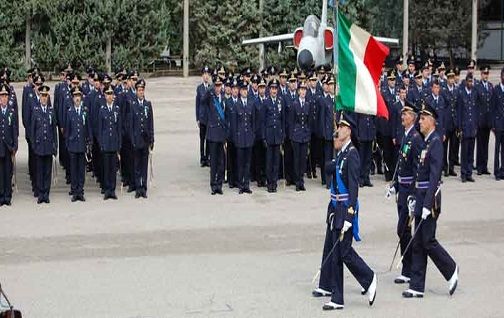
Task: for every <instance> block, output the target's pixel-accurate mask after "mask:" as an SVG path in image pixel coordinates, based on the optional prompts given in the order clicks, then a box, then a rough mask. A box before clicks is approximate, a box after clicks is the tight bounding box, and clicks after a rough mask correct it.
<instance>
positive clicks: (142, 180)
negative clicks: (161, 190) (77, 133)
mask: <svg viewBox="0 0 504 318" xmlns="http://www.w3.org/2000/svg"><path fill="white" fill-rule="evenodd" d="M135 90H136V98H135V99H134V100H131V104H130V110H129V114H130V118H129V121H130V123H129V125H128V127H129V136H130V140H131V144H132V146H133V167H134V175H135V184H134V187H135V191H136V193H135V198H136V199H138V198H140V197H144V198H147V169H148V164H149V163H148V159H149V152H150V151H152V150H154V118H153V111H152V104H151V102H150V101H148V100H146V99H145V81H144V80H143V79H140V80H138V81H137V82H136V84H135ZM107 108H108V105H107ZM116 109H117V108H116ZM118 116H119V115H118ZM114 120H115V115H114ZM109 137H110V136H109ZM121 158H122V157H121ZM110 160H113V159H110V158H109V162H108V164H110ZM111 179H112V178H111ZM110 181H111V180H109V182H110ZM110 194H111V193H110V187H109V197H110Z"/></svg>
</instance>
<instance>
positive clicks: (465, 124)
mask: <svg viewBox="0 0 504 318" xmlns="http://www.w3.org/2000/svg"><path fill="white" fill-rule="evenodd" d="M473 81H474V78H473V75H472V74H471V73H468V74H467V75H466V78H465V81H464V86H463V87H461V88H460V90H459V95H458V97H457V110H458V113H457V117H458V125H457V126H458V127H460V134H461V139H462V141H461V152H460V157H461V166H460V177H461V179H462V182H467V181H469V182H474V178H473V177H472V171H473V162H474V141H475V139H476V134H477V131H478V109H477V107H476V98H477V96H476V95H477V92H476V91H475V90H474V88H473Z"/></svg>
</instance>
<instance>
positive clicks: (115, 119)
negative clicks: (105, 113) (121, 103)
mask: <svg viewBox="0 0 504 318" xmlns="http://www.w3.org/2000/svg"><path fill="white" fill-rule="evenodd" d="M114 121H115V122H116V123H117V112H114Z"/></svg>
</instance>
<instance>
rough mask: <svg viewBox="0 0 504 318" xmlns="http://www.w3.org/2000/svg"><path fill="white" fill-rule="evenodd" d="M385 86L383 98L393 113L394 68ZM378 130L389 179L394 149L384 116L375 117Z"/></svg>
mask: <svg viewBox="0 0 504 318" xmlns="http://www.w3.org/2000/svg"><path fill="white" fill-rule="evenodd" d="M387 83H388V85H387V88H386V89H384V90H383V91H382V95H383V99H384V100H385V103H386V105H387V109H388V112H389V114H390V113H393V109H394V104H395V103H396V102H397V95H398V94H397V92H396V89H395V86H396V74H395V71H394V70H389V71H388V72H387ZM377 124H378V127H377V128H378V131H379V132H380V137H381V140H380V141H379V144H380V146H381V148H382V150H383V161H384V163H385V180H386V181H391V180H392V176H393V174H394V168H395V161H396V156H395V150H394V143H393V140H392V139H393V137H394V134H393V132H394V131H393V127H392V125H391V123H390V121H389V120H387V119H385V118H377Z"/></svg>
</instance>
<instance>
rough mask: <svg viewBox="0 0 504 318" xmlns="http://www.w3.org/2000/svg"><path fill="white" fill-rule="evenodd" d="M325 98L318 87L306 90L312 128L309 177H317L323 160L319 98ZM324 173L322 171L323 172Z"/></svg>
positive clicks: (307, 172)
mask: <svg viewBox="0 0 504 318" xmlns="http://www.w3.org/2000/svg"><path fill="white" fill-rule="evenodd" d="M321 98H323V95H322V92H321V91H319V90H318V89H317V88H315V89H313V90H312V89H311V87H309V88H308V89H307V92H306V99H307V100H308V103H309V104H310V109H311V112H310V117H311V118H310V130H311V140H310V146H309V147H310V154H309V156H308V169H307V171H306V174H307V175H308V178H311V177H313V178H317V165H319V166H321V161H322V136H321V134H320V127H319V126H318V124H319V112H320V108H319V106H320V103H319V99H321ZM321 173H322V172H321Z"/></svg>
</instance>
